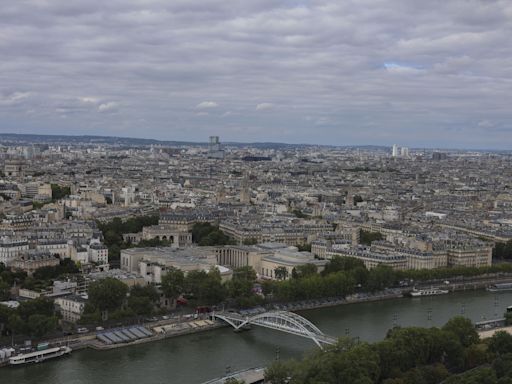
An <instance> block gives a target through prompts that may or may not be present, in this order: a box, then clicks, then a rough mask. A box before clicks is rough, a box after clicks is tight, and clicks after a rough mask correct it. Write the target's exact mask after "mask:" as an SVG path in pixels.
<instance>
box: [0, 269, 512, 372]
mask: <svg viewBox="0 0 512 384" xmlns="http://www.w3.org/2000/svg"><path fill="white" fill-rule="evenodd" d="M496 282H503V283H504V282H512V278H510V277H503V278H501V279H493V280H489V279H485V278H477V279H472V280H466V281H454V282H451V283H450V284H445V288H446V289H449V290H450V293H451V292H464V291H477V290H483V289H485V288H487V287H488V286H489V285H490V284H493V283H496ZM429 287H430V285H428V284H423V285H417V288H429ZM410 290H411V288H410V287H404V288H395V289H388V290H385V291H382V292H376V293H373V294H369V293H356V294H353V295H349V296H347V297H345V298H326V299H316V300H303V301H297V302H291V303H274V304H271V305H268V306H267V307H266V309H267V310H284V311H306V310H313V309H322V308H330V307H338V306H344V305H347V304H357V303H367V302H384V301H388V300H392V299H399V298H402V297H403V296H404V294H405V293H407V292H408V291H410ZM241 313H242V314H243V313H244V311H241ZM205 320H206V318H205V319H194V320H187V321H183V320H179V321H176V319H169V320H160V321H158V322H154V323H146V324H145V326H146V328H148V329H150V330H152V331H153V332H154V335H153V336H151V337H148V338H145V339H139V340H135V341H131V342H126V343H120V344H111V345H107V344H103V343H101V342H100V341H99V340H97V339H96V332H91V333H89V334H85V335H75V336H68V337H65V338H58V339H53V340H48V342H49V343H50V344H53V345H69V346H70V347H71V348H72V349H73V350H74V351H76V350H80V349H84V348H90V349H93V350H97V351H105V350H111V349H118V348H123V347H129V346H134V345H140V344H146V343H150V342H153V341H159V340H163V339H167V338H173V337H179V336H185V335H190V334H196V333H202V332H207V331H211V330H215V329H218V328H223V327H227V326H228V325H227V324H225V323H223V322H221V321H218V320H216V321H213V320H208V321H209V322H206V323H201V322H203V321H205ZM2 364H4V365H5V362H4V363H0V367H2Z"/></svg>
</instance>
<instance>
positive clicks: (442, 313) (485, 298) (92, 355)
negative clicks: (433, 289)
mask: <svg viewBox="0 0 512 384" xmlns="http://www.w3.org/2000/svg"><path fill="white" fill-rule="evenodd" d="M509 305H512V292H503V293H498V294H494V293H489V292H485V291H471V292H459V293H453V294H449V295H443V296H436V297H424V298H403V299H394V300H387V301H381V302H374V303H360V304H350V305H341V306H338V307H332V308H323V309H315V310H308V311H303V312H301V313H300V314H301V315H303V316H304V317H306V318H308V319H309V320H311V321H312V322H313V323H314V324H315V325H317V326H318V327H319V328H320V329H321V330H322V331H323V332H324V333H326V334H328V335H332V336H344V335H350V336H352V337H359V338H360V339H361V340H367V341H376V340H380V339H382V338H383V337H384V336H385V334H386V332H387V330H388V329H389V328H391V327H393V325H395V324H396V325H400V326H424V327H429V326H440V325H442V324H444V323H445V322H446V321H447V320H448V319H450V318H451V317H453V316H456V315H460V314H463V315H465V316H467V317H469V318H470V319H471V320H473V321H480V320H483V319H492V318H495V317H496V315H497V316H498V317H501V316H502V315H503V313H504V312H505V309H506V307H507V306H509ZM312 348H316V346H315V344H314V343H313V342H312V341H310V340H307V339H303V338H300V337H297V336H292V335H287V334H283V333H280V332H276V331H272V330H267V329H262V328H257V327H253V329H252V330H251V331H249V332H242V333H234V332H233V331H232V330H231V329H230V328H221V329H217V330H213V331H209V332H205V333H198V334H194V335H187V336H181V337H177V338H169V339H165V340H161V341H158V342H154V343H147V344H142V345H138V346H132V347H127V348H120V349H116V350H110V351H101V352H99V351H93V350H83V351H77V352H74V353H72V355H71V356H70V357H66V358H62V359H57V360H52V361H47V362H45V363H44V364H40V365H32V366H25V367H6V368H2V369H0V384H93V383H94V384H96V383H97V384H159V383H176V384H195V383H201V382H203V381H205V380H208V379H211V378H214V377H219V376H222V375H223V374H224V373H225V372H226V371H227V370H231V371H235V370H239V369H243V368H249V367H256V366H264V365H266V364H268V363H269V362H271V361H273V360H274V359H276V358H277V357H279V358H281V359H286V358H290V357H300V356H302V355H303V354H304V353H305V352H307V351H308V350H310V349H312Z"/></svg>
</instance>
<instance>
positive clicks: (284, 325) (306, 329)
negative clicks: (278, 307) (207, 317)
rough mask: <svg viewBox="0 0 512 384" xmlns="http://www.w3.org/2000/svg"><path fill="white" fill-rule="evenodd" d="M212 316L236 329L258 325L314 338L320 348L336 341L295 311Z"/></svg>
mask: <svg viewBox="0 0 512 384" xmlns="http://www.w3.org/2000/svg"><path fill="white" fill-rule="evenodd" d="M212 317H214V318H216V319H221V320H224V321H225V322H226V323H228V324H229V325H231V326H232V327H233V328H235V329H236V330H239V329H243V328H244V327H246V326H247V325H257V326H260V327H264V328H270V329H274V330H276V331H281V332H286V333H289V334H292V335H297V336H301V337H306V338H308V339H311V340H313V341H314V342H315V343H316V345H318V346H319V347H320V348H322V346H323V344H329V345H333V344H335V343H336V339H335V338H334V337H331V336H327V335H325V334H324V333H323V332H322V331H320V330H319V329H318V328H317V327H316V325H314V324H313V323H312V322H310V321H309V320H307V319H305V318H304V317H302V316H299V315H297V314H296V313H293V312H287V311H270V312H264V313H259V314H257V315H252V316H242V315H240V314H238V313H231V312H222V313H212Z"/></svg>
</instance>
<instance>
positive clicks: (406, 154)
mask: <svg viewBox="0 0 512 384" xmlns="http://www.w3.org/2000/svg"><path fill="white" fill-rule="evenodd" d="M400 156H401V157H409V148H407V147H402V148H400Z"/></svg>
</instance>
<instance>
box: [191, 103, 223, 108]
mask: <svg viewBox="0 0 512 384" xmlns="http://www.w3.org/2000/svg"><path fill="white" fill-rule="evenodd" d="M218 106H219V104H217V103H216V102H215V101H203V102H201V103H199V104H197V105H196V108H197V109H207V108H216V107H218Z"/></svg>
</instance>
